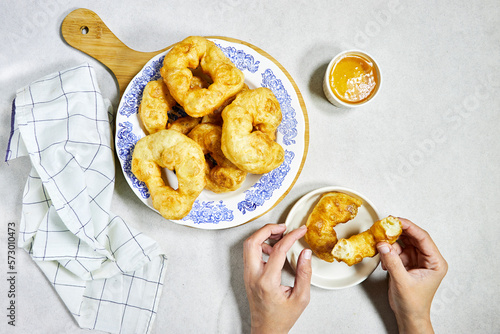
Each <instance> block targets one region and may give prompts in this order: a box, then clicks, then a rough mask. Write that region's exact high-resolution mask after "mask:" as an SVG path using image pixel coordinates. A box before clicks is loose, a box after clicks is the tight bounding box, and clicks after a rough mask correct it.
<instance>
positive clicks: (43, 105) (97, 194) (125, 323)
mask: <svg viewBox="0 0 500 334" xmlns="http://www.w3.org/2000/svg"><path fill="white" fill-rule="evenodd" d="M111 116H112V114H111V109H110V103H109V101H108V100H106V99H104V98H103V97H102V95H101V93H100V90H99V88H98V85H97V81H96V75H95V72H94V70H93V68H92V67H91V66H90V65H89V64H83V65H80V66H77V67H74V68H71V69H68V70H65V71H61V72H58V73H54V74H51V75H48V76H46V77H44V78H42V79H40V80H37V81H34V82H33V83H31V84H30V85H28V86H26V87H24V88H22V89H20V90H19V91H18V92H17V95H16V99H15V102H14V106H13V115H12V131H11V137H10V140H9V145H8V148H7V157H6V160H10V159H14V158H16V157H19V156H23V155H29V157H30V160H31V163H32V169H31V172H30V174H29V176H28V181H27V183H26V187H25V190H24V195H23V206H22V216H21V222H20V227H19V241H18V246H19V247H22V248H24V249H25V250H26V251H27V252H28V253H29V254H30V255H31V257H32V258H33V260H34V261H35V263H36V264H37V265H38V266H39V267H40V269H41V270H42V271H43V272H44V273H45V275H46V276H47V279H48V280H49V282H50V283H51V284H52V285H53V286H54V289H55V290H56V291H57V293H58V294H59V296H60V297H61V299H62V300H63V301H64V303H65V304H66V306H67V308H68V309H69V311H70V312H71V314H72V315H73V316H74V318H75V320H76V321H77V323H78V324H79V326H80V327H82V328H89V329H97V330H101V331H106V332H112V333H148V332H150V330H151V328H152V324H153V321H154V318H155V316H156V312H157V309H158V303H159V299H160V296H161V291H162V286H163V280H164V274H165V269H166V258H165V257H164V255H163V252H162V251H161V249H160V247H159V246H158V244H157V243H156V242H155V241H154V240H152V239H150V238H148V237H147V236H145V235H144V234H142V233H140V232H138V231H135V230H134V229H133V228H131V227H130V226H128V225H127V224H126V223H125V222H124V221H123V220H122V219H121V218H120V217H118V216H116V215H114V214H113V213H111V212H110V211H109V209H110V205H111V198H112V196H113V188H114V181H115V165H114V161H115V159H114V155H113V139H112V135H111V118H112V117H111Z"/></svg>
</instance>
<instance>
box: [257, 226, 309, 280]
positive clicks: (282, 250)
mask: <svg viewBox="0 0 500 334" xmlns="http://www.w3.org/2000/svg"><path fill="white" fill-rule="evenodd" d="M306 232H307V228H306V226H305V225H302V226H301V227H299V228H298V229H295V230H293V231H291V232H289V233H288V234H286V235H285V236H284V237H283V238H282V239H281V240H280V241H278V242H277V243H276V244H275V245H274V246H273V251H272V253H271V254H270V255H269V259H268V260H267V265H266V269H265V270H266V272H270V273H274V274H278V273H281V269H282V268H283V265H284V264H285V259H286V253H287V252H288V250H289V249H290V248H291V247H292V245H293V244H294V243H295V241H297V240H299V239H300V238H302V237H303V236H304V234H306Z"/></svg>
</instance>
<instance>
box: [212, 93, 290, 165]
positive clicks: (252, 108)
mask: <svg viewBox="0 0 500 334" xmlns="http://www.w3.org/2000/svg"><path fill="white" fill-rule="evenodd" d="M222 119H223V121H224V122H223V124H222V141H221V144H222V146H221V147H222V152H224V155H225V156H226V158H228V159H229V160H230V161H231V162H232V163H234V164H235V165H236V166H238V168H240V169H241V170H244V171H246V172H249V173H254V174H263V173H267V172H270V171H271V170H273V169H275V168H276V167H278V166H279V165H280V164H281V163H282V162H283V161H284V157H285V152H284V150H283V148H282V147H281V145H280V144H278V143H277V142H275V141H274V139H275V138H276V135H275V133H276V129H277V128H278V125H279V124H280V123H281V108H280V104H279V102H278V100H277V99H276V97H275V96H274V94H273V92H272V91H271V90H270V89H269V88H265V87H260V88H256V89H250V90H246V91H244V92H241V93H240V94H238V96H237V97H236V99H235V100H234V101H233V102H232V103H231V104H230V105H228V106H227V107H226V108H224V110H223V111H222Z"/></svg>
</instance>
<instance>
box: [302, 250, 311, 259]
mask: <svg viewBox="0 0 500 334" xmlns="http://www.w3.org/2000/svg"><path fill="white" fill-rule="evenodd" d="M311 255H312V251H311V250H310V249H305V250H304V259H306V260H310V259H311Z"/></svg>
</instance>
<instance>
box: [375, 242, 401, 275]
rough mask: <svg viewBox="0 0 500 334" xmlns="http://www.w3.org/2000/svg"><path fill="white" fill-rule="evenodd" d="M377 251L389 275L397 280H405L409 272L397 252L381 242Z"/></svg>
mask: <svg viewBox="0 0 500 334" xmlns="http://www.w3.org/2000/svg"><path fill="white" fill-rule="evenodd" d="M377 250H378V252H379V254H380V261H381V262H382V265H383V267H385V269H386V270H387V271H388V272H389V274H390V275H391V276H392V277H393V278H394V279H395V280H401V279H404V277H405V276H406V275H407V272H406V269H405V267H404V265H403V263H402V262H401V259H400V258H399V255H398V254H397V253H396V250H395V249H394V248H393V247H392V246H391V245H389V244H388V243H386V242H379V243H378V244H377Z"/></svg>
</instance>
